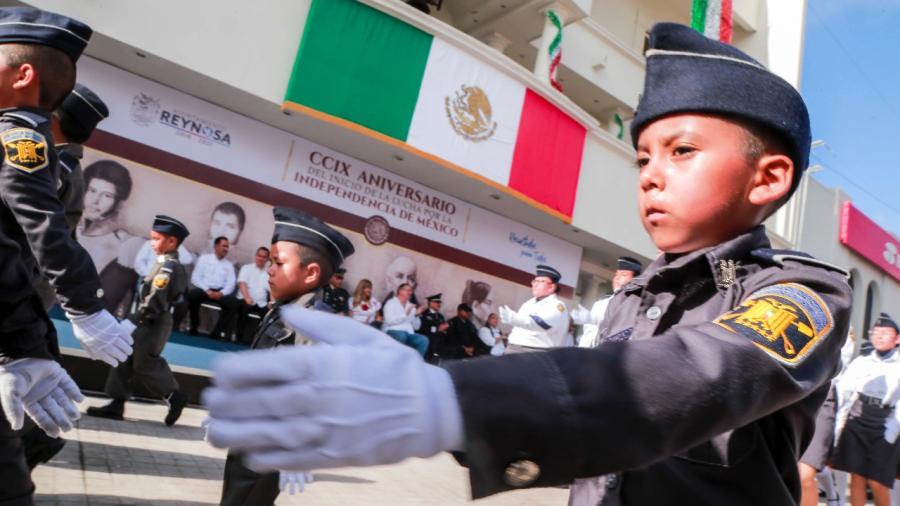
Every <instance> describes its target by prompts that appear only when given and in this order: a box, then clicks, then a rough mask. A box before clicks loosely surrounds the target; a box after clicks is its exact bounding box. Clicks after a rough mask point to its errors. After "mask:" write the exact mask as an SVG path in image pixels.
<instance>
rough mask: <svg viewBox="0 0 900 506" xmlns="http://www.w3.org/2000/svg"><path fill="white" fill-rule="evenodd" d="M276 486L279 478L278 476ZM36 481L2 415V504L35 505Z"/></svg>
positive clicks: (0, 450) (19, 444)
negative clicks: (33, 479)
mask: <svg viewBox="0 0 900 506" xmlns="http://www.w3.org/2000/svg"><path fill="white" fill-rule="evenodd" d="M275 480H276V488H277V485H278V484H277V481H278V478H277V476H276V478H275ZM33 494H34V483H32V481H31V470H29V469H28V464H27V462H26V460H25V445H24V444H23V443H22V438H20V437H19V435H18V434H17V433H16V432H15V431H14V430H12V427H10V426H9V422H7V421H6V417H5V416H2V415H0V506H33V505H34V499H33V497H32V496H33Z"/></svg>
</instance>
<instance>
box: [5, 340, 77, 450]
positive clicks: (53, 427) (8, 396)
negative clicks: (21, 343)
mask: <svg viewBox="0 0 900 506" xmlns="http://www.w3.org/2000/svg"><path fill="white" fill-rule="evenodd" d="M83 400H84V396H83V395H81V390H79V389H78V385H76V384H75V382H74V381H72V378H71V377H69V375H68V374H67V373H66V371H65V369H63V368H62V366H60V365H59V364H58V363H57V362H55V361H53V360H47V359H43V358H23V359H19V360H15V361H13V362H10V363H8V364H6V365H2V366H0V404H2V405H3V414H4V415H6V419H7V420H8V421H9V425H10V426H11V427H12V428H13V430H19V429H21V428H22V424H23V423H25V413H27V414H28V416H29V417H31V419H32V420H34V423H35V424H37V426H38V427H40V428H41V429H43V430H44V432H46V433H47V435H49V436H51V437H57V436H59V433H60V432H61V431H62V432H65V431H68V430H70V429H71V428H72V427H73V422H74V421H75V420H78V419H79V418H80V417H81V412H79V411H78V406H76V405H75V403H76V402H81V401H83Z"/></svg>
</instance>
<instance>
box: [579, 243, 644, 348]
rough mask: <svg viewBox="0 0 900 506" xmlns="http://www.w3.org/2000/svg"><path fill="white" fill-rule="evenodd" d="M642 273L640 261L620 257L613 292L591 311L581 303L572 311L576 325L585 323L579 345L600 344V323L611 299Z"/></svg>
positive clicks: (586, 346) (583, 346) (595, 304)
mask: <svg viewBox="0 0 900 506" xmlns="http://www.w3.org/2000/svg"><path fill="white" fill-rule="evenodd" d="M640 273H641V263H640V262H638V261H637V260H635V259H634V258H631V257H619V259H618V260H617V261H616V272H615V273H614V274H613V279H612V289H613V291H612V293H611V294H609V295H608V296H607V297H604V298H602V299H600V300H598V301H597V302H595V303H594V305H593V306H591V310H590V311H588V310H587V308H586V307H584V306H582V305H581V304H579V305H578V307H577V308H575V309H574V310H573V311H572V321H574V322H575V324H576V325H584V331H583V332H582V334H581V339H580V340H579V341H578V346H580V347H582V348H593V347H595V346H597V344H599V341H598V334H599V331H600V324H601V323H602V322H603V319H604V318H605V317H606V308H607V307H608V306H609V301H610V300H612V298H613V295H615V294H616V292H618V291H619V290H621V289H622V288H623V287H624V286H625V285H627V284H628V283H630V282H631V280H632V279H634V277H635V276H637V275H638V274H640Z"/></svg>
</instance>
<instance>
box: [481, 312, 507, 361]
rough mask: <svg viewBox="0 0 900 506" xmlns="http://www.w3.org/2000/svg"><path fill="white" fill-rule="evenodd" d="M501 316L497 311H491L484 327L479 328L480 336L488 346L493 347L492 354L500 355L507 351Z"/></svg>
mask: <svg viewBox="0 0 900 506" xmlns="http://www.w3.org/2000/svg"><path fill="white" fill-rule="evenodd" d="M499 323H500V322H499V318H498V317H497V313H491V314H489V315H488V317H487V322H485V325H484V327H481V328H480V329H478V337H479V338H481V341H482V342H483V343H484V344H486V345H487V346H490V347H491V355H493V356H495V357H499V356H500V355H503V352H505V351H506V337H504V336H503V334H501V333H500V329H498V328H497V325H499Z"/></svg>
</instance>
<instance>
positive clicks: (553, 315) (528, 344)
mask: <svg viewBox="0 0 900 506" xmlns="http://www.w3.org/2000/svg"><path fill="white" fill-rule="evenodd" d="M561 277H562V276H561V275H560V273H559V271H557V270H556V269H554V268H553V267H550V266H549V265H538V266H537V269H536V271H535V276H534V279H533V280H531V294H532V295H534V297H533V298H531V299H529V300H527V301H525V303H524V304H522V306H521V307H520V308H519V310H518V311H513V310H512V309H510V308H509V307H508V306H501V307H500V321H501V322H502V323H505V324H507V325H512V326H513V329H512V331H511V332H510V333H509V346H507V348H506V353H522V352H527V351H540V350H545V349H547V348H552V347H557V346H563V344H564V342H565V339H566V334H568V332H569V312H568V311H567V310H566V306H565V304H563V301H562V299H560V298H559V296H558V295H557V293H558V292H559V279H560V278H561ZM476 333H477V332H476Z"/></svg>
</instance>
